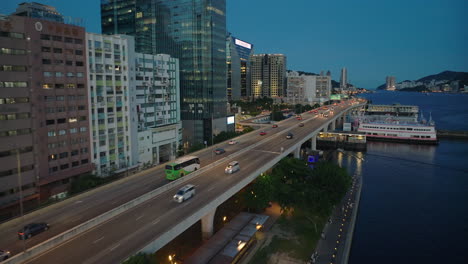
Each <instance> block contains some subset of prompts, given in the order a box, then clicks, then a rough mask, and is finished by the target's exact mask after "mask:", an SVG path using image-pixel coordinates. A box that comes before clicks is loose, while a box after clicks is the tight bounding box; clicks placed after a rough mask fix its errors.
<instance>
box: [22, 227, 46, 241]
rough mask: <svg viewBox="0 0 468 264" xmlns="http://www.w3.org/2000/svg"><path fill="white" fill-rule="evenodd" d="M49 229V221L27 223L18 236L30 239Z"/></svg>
mask: <svg viewBox="0 0 468 264" xmlns="http://www.w3.org/2000/svg"><path fill="white" fill-rule="evenodd" d="M48 229H49V225H48V224H47V223H31V224H28V225H25V226H24V227H23V228H22V229H20V230H19V231H18V238H19V239H21V240H22V239H28V238H31V237H32V236H34V235H37V234H39V233H41V232H44V231H46V230H48Z"/></svg>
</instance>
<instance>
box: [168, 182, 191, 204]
mask: <svg viewBox="0 0 468 264" xmlns="http://www.w3.org/2000/svg"><path fill="white" fill-rule="evenodd" d="M194 195H195V185H192V184H187V185H185V186H184V187H182V188H180V189H179V191H177V193H176V194H175V195H174V197H173V198H174V201H176V202H178V203H182V202H183V201H185V200H187V199H190V198H192V197H193V196H194Z"/></svg>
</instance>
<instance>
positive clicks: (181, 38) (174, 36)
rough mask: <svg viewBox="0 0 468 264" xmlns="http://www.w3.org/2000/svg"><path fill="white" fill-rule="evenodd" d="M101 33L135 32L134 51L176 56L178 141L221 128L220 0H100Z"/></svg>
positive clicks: (223, 120) (204, 137) (223, 49)
mask: <svg viewBox="0 0 468 264" xmlns="http://www.w3.org/2000/svg"><path fill="white" fill-rule="evenodd" d="M101 22H102V32H103V34H128V35H133V36H135V41H136V51H137V52H141V53H145V54H160V53H161V54H169V55H171V56H172V57H174V58H178V59H179V65H180V93H181V100H180V101H181V118H182V121H183V137H184V142H190V143H198V142H203V140H205V141H209V140H210V139H211V137H212V131H213V129H212V128H213V124H216V127H217V128H221V127H223V126H224V129H222V130H226V100H227V96H226V1H225V0H189V1H187V0H174V1H149V0H102V1H101Z"/></svg>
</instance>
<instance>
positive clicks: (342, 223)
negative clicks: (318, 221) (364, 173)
mask: <svg viewBox="0 0 468 264" xmlns="http://www.w3.org/2000/svg"><path fill="white" fill-rule="evenodd" d="M360 185H361V181H360V178H357V177H356V175H355V176H353V181H352V186H351V188H350V190H349V191H348V192H347V193H346V195H345V197H344V198H343V200H342V201H341V202H340V203H339V204H338V205H337V206H335V209H334V210H333V212H332V215H331V217H330V219H329V220H328V223H327V224H326V225H325V227H324V229H323V232H322V236H321V237H322V238H321V239H320V240H319V242H318V244H317V248H316V251H315V252H314V254H313V255H312V257H311V260H310V263H314V264H315V263H317V264H330V263H333V264H335V263H347V258H348V254H349V248H350V246H351V240H352V232H349V231H351V229H352V228H353V225H354V221H355V219H353V216H354V217H355V215H356V213H354V214H353V213H352V212H353V210H357V206H355V204H356V202H359V201H356V198H358V197H359V192H360ZM350 228H351V229H350Z"/></svg>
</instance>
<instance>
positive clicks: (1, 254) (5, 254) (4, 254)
mask: <svg viewBox="0 0 468 264" xmlns="http://www.w3.org/2000/svg"><path fill="white" fill-rule="evenodd" d="M9 257H10V251H6V250H1V249H0V261H3V260H6V259H8V258H9Z"/></svg>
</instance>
